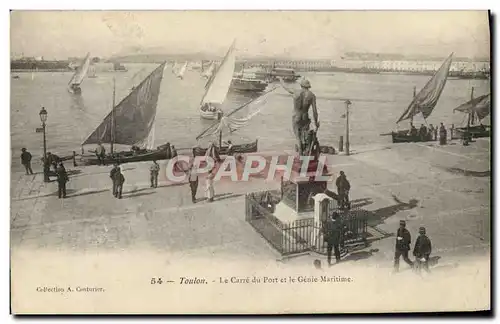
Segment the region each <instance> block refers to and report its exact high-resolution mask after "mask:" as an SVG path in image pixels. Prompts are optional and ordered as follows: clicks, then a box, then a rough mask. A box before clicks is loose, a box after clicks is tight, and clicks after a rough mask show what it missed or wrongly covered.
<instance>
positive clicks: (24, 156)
mask: <svg viewBox="0 0 500 324" xmlns="http://www.w3.org/2000/svg"><path fill="white" fill-rule="evenodd" d="M21 152H22V153H21V164H22V165H24V168H25V169H26V175H30V174H33V170H32V169H31V153H30V152H28V151H26V148H24V147H23V148H22V149H21Z"/></svg>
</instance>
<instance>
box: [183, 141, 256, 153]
mask: <svg viewBox="0 0 500 324" xmlns="http://www.w3.org/2000/svg"><path fill="white" fill-rule="evenodd" d="M257 148H258V140H255V142H253V143H248V144H239V145H233V148H232V151H233V153H239V154H243V153H255V152H257ZM207 149H208V148H202V147H195V148H194V149H193V153H194V155H195V156H203V155H205V154H206V153H207ZM227 152H228V146H222V147H221V148H220V149H219V155H227Z"/></svg>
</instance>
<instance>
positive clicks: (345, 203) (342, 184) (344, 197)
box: [335, 171, 351, 209]
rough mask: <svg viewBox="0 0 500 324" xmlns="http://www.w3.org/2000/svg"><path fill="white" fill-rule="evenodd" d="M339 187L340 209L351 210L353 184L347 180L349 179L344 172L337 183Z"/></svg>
mask: <svg viewBox="0 0 500 324" xmlns="http://www.w3.org/2000/svg"><path fill="white" fill-rule="evenodd" d="M335 184H336V185H337V192H338V194H339V197H338V201H339V204H340V208H348V209H350V208H351V204H350V202H349V190H351V184H350V183H349V181H348V180H347V177H346V175H345V173H344V171H340V175H339V177H338V178H337V180H336V181H335Z"/></svg>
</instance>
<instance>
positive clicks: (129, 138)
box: [82, 63, 165, 145]
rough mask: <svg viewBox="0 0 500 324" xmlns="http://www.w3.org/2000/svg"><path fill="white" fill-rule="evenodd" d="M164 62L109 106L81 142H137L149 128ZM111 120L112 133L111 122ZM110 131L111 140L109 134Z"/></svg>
mask: <svg viewBox="0 0 500 324" xmlns="http://www.w3.org/2000/svg"><path fill="white" fill-rule="evenodd" d="M164 68H165V63H163V64H161V65H160V66H159V67H157V68H156V69H155V70H154V71H153V72H152V73H151V74H150V75H149V76H148V77H147V78H146V79H144V80H143V81H142V82H141V83H140V84H139V85H138V86H137V87H135V88H134V90H133V91H132V92H130V94H129V95H128V96H127V97H125V98H124V99H123V100H122V101H121V102H120V103H119V104H118V105H116V106H115V107H114V108H113V111H111V112H110V113H109V114H108V115H107V116H106V118H104V120H103V122H102V123H101V124H100V125H99V126H98V127H97V129H96V130H95V131H94V132H92V134H90V136H89V137H88V138H87V139H86V140H85V142H83V143H82V145H86V144H96V143H99V142H101V143H111V142H113V143H114V144H123V145H137V144H139V143H141V142H143V141H144V140H146V139H147V138H148V136H149V134H150V132H151V129H152V128H153V125H154V121H155V117H156V106H157V103H158V96H159V94H160V85H161V80H162V77H163V70H164ZM113 119H114V132H112V129H113V127H112V122H113ZM112 133H114V139H113V137H112Z"/></svg>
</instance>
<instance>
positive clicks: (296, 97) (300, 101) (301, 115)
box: [280, 79, 319, 155]
mask: <svg viewBox="0 0 500 324" xmlns="http://www.w3.org/2000/svg"><path fill="white" fill-rule="evenodd" d="M280 82H281V86H282V87H283V89H285V90H286V91H287V92H288V93H290V94H291V95H293V117H292V126H293V133H294V134H295V138H296V139H297V146H298V151H299V154H300V155H304V153H305V150H306V147H305V145H304V144H305V140H306V137H307V134H308V132H309V125H310V124H311V120H310V119H309V108H310V107H312V110H313V118H314V124H315V126H316V132H317V131H318V128H319V121H318V109H317V108H316V96H315V95H314V93H312V91H311V90H310V88H311V83H310V82H309V80H306V79H303V80H302V81H300V88H301V89H300V91H295V90H293V89H289V88H288V87H287V86H286V85H285V83H284V81H283V79H280Z"/></svg>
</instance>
